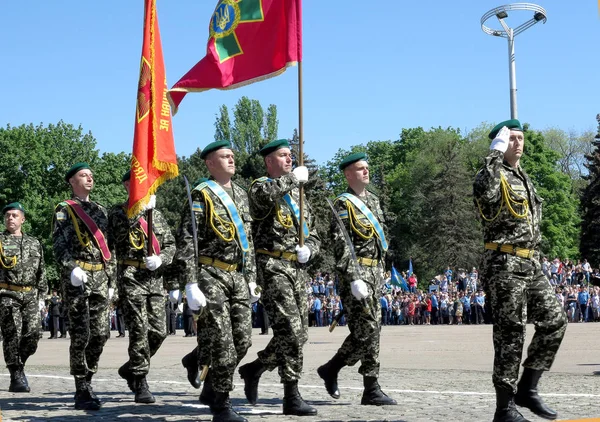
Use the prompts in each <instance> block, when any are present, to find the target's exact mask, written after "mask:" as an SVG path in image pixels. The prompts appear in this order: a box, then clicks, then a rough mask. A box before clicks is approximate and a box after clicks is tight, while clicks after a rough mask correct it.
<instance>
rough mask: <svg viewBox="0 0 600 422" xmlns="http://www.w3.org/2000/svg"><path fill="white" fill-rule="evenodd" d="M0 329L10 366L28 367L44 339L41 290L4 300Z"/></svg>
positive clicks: (0, 303)
mask: <svg viewBox="0 0 600 422" xmlns="http://www.w3.org/2000/svg"><path fill="white" fill-rule="evenodd" d="M0 327H1V328H2V337H3V341H2V350H3V352H4V362H5V363H6V366H7V367H9V368H10V367H15V366H22V365H25V362H26V361H27V359H28V358H29V356H31V355H33V354H34V353H35V351H36V350H37V346H38V341H39V338H40V310H39V308H38V299H37V290H35V289H34V290H33V291H31V292H10V293H9V294H7V295H2V296H0Z"/></svg>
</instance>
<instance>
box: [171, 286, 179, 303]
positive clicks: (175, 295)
mask: <svg viewBox="0 0 600 422" xmlns="http://www.w3.org/2000/svg"><path fill="white" fill-rule="evenodd" d="M180 297H181V292H180V291H179V289H177V290H171V291H170V292H169V301H170V302H171V303H179V298H180Z"/></svg>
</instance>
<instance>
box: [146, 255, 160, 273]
mask: <svg viewBox="0 0 600 422" xmlns="http://www.w3.org/2000/svg"><path fill="white" fill-rule="evenodd" d="M144 261H146V268H147V269H148V270H150V271H156V269H157V268H158V267H160V266H161V265H162V259H161V258H160V256H159V255H152V256H147V257H146V258H144Z"/></svg>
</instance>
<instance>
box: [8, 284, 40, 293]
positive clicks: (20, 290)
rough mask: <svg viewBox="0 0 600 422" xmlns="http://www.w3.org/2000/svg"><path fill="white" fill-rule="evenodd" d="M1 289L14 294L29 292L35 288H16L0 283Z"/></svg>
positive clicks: (12, 285)
mask: <svg viewBox="0 0 600 422" xmlns="http://www.w3.org/2000/svg"><path fill="white" fill-rule="evenodd" d="M0 289H6V290H11V291H13V292H29V291H31V289H33V287H31V286H15V285H14V284H7V283H0Z"/></svg>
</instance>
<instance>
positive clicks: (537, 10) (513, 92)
mask: <svg viewBox="0 0 600 422" xmlns="http://www.w3.org/2000/svg"><path fill="white" fill-rule="evenodd" d="M511 10H529V11H533V12H534V13H533V17H532V18H531V19H529V20H528V21H527V22H525V23H522V24H521V25H519V26H517V27H516V28H514V29H513V28H509V27H508V25H507V24H506V22H504V19H506V18H507V17H508V12H509V11H511ZM494 16H495V17H496V18H498V20H499V21H500V25H502V28H503V29H492V28H489V27H487V26H486V25H485V23H486V21H487V20H488V19H490V18H493V17H494ZM538 22H542V23H546V11H545V10H544V8H543V7H541V6H538V5H537V4H533V3H513V4H507V5H504V6H499V7H496V8H495V9H492V10H490V11H489V12H487V13H486V14H485V15H483V16H482V17H481V29H483V32H485V33H486V34H490V35H493V36H495V37H504V38H507V39H508V76H509V80H510V118H511V119H517V118H518V117H517V79H516V75H515V37H516V36H517V35H519V34H520V33H521V32H523V31H525V30H526V29H527V28H530V27H532V26H533V25H535V24H536V23H538Z"/></svg>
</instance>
